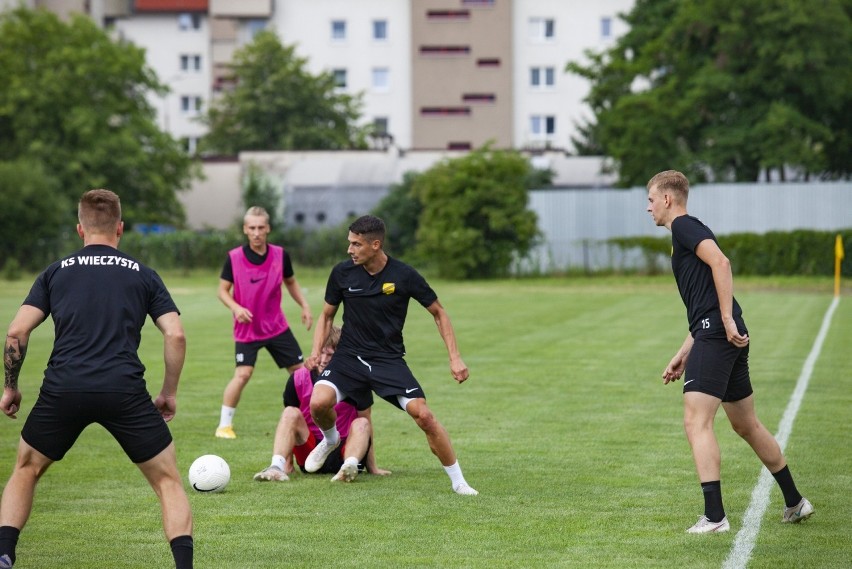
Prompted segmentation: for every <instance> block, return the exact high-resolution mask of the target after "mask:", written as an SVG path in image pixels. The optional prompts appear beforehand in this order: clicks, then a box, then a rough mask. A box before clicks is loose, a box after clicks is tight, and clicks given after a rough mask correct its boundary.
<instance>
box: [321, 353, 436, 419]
mask: <svg viewBox="0 0 852 569" xmlns="http://www.w3.org/2000/svg"><path fill="white" fill-rule="evenodd" d="M320 379H322V380H325V381H328V382H330V383H333V384H334V385H335V386H336V387H337V389H339V390H340V392H341V393H343V394H344V395H346V396H348V397H350V398H352V399H353V400H354V401H355V406H356V407H357V408H358V410H359V411H363V410H364V409H367V408H368V407H369V406H370V405H372V404H373V392H375V393H376V395H378V396H379V397H381V398H382V399H384V400H385V401H387V402H388V403H392V404H393V405H396V406H397V407H399V408H400V409H401V408H402V407H400V405H399V401H397V396H398V395H402V396H403V397H408V398H410V399H416V398H418V397H424V398H425V397H426V394H425V393H423V388H422V387H420V384H419V383H417V379H415V378H414V374H412V373H411V370H410V369H408V364H406V363H405V360H404V359H402V358H392V359H386V358H373V359H370V358H367V357H361V356H352V355H348V354H342V353H340V352H337V353H335V354H334V355H333V356H332V357H331V362H329V364H328V367H326V368H325V370H324V371H323V372H322V374H321V375H320Z"/></svg>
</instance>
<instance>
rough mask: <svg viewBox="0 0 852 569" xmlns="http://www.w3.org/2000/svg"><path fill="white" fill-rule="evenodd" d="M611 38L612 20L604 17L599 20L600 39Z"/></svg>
mask: <svg viewBox="0 0 852 569" xmlns="http://www.w3.org/2000/svg"><path fill="white" fill-rule="evenodd" d="M611 37H612V18H610V17H608V16H604V17H603V18H601V38H602V39H609V38H611Z"/></svg>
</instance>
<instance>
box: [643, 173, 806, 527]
mask: <svg viewBox="0 0 852 569" xmlns="http://www.w3.org/2000/svg"><path fill="white" fill-rule="evenodd" d="M688 196H689V181H688V180H687V179H686V176H684V175H683V174H681V173H680V172H676V171H674V170H667V171H665V172H660V173H659V174H657V175H656V176H654V177H653V178H651V180H650V181H649V182H648V209H647V211H648V212H649V213H650V214H651V217H652V218H653V219H654V223H656V224H657V225H658V226H665V227H666V229H669V230H670V231H671V233H672V270H673V271H674V276H675V280H676V281H677V287H678V290H679V291H680V296H681V298H682V299H683V303H684V304H685V305H686V312H687V319H688V321H689V333H688V334H687V335H686V339H685V340H684V342H683V345H682V346H681V347H680V349H679V350H678V352H677V353H676V354H675V356H674V357H673V358H672V360H671V361H670V362H669V364H668V366H666V369H665V370H664V371H663V384H668V383H670V382H673V381H676V380H677V379H679V378H680V377H681V376H682V375H684V374H685V377H684V382H683V403H684V427H685V429H686V436H687V439H688V440H689V445H690V447H691V448H692V457H693V459H694V461H695V467H696V470H697V471H698V478H699V481H700V482H701V489H702V491H703V493H704V515H703V516H701V518H700V519H699V520H698V522H697V523H696V524H695V525H694V526H692V527H690V528H689V529H688V530H687V532H689V533H711V532H724V531H728V530H729V529H730V524H729V523H728V518H727V516H725V509H724V507H723V505H722V490H721V484H720V472H721V456H720V451H719V444H718V442H717V441H716V435H715V433H714V432H713V419H714V417H715V416H716V412H717V411H718V409H719V405H720V404H721V405H722V408H723V409H724V410H725V413H726V414H727V416H728V420H729V421H730V423H731V426H732V427H733V429H734V431H735V432H736V433H737V434H738V435H740V436H741V437H742V438H743V439H745V441H746V442H747V443H748V444H749V445H750V446H751V448H752V450H753V451H754V452H755V454H757V456H758V457H759V458H760V460H761V462H763V464H764V465H765V466H766V468H767V469H768V470H769V472H771V473H772V475H773V476H774V477H775V480H776V481H777V482H778V485H779V486H780V488H781V492H782V494H783V495H784V502H785V505H786V506H785V508H784V511H783V514H782V517H781V521H782V522H793V523H797V522H800V521H802V520H804V519H806V518H808V517H810V516H811V515H812V514H813V513H814V508H813V505H811V503H810V502H809V501H808V500H807V499H805V498H803V497H802V495H801V494H799V491H798V490H797V489H796V484H795V483H794V482H793V476H792V474H790V469H789V468H788V467H787V461H786V459H785V458H784V455H783V454H782V453H781V448H780V447H779V446H778V442H777V441H776V440H775V437H773V436H772V434H770V433H769V431H767V430H766V427H764V426H763V424H762V423H761V422H760V420H759V419H758V418H757V415H756V414H755V411H754V396H753V392H752V387H751V381H750V378H749V371H748V351H749V336H748V330H747V329H746V326H745V322H744V321H743V318H742V309H741V308H740V305H739V304H738V303H737V301H736V299H735V298H734V296H733V276H732V274H731V264H730V262H729V261H728V258H727V257H725V255H724V254H723V253H722V251H721V250H720V249H719V245H718V243H717V242H716V236H715V235H713V232H712V231H710V228H708V227H707V226H706V225H704V224H703V223H701V222H700V221H699V220H698V219H696V218H695V217H692V216H691V215H689V214H688V213H687V212H686V202H687V198H688Z"/></svg>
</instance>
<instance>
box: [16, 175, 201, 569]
mask: <svg viewBox="0 0 852 569" xmlns="http://www.w3.org/2000/svg"><path fill="white" fill-rule="evenodd" d="M78 218H79V221H80V223H79V224H78V225H77V233H78V234H79V235H80V237H81V238H82V239H83V244H84V247H83V249H81V250H79V251H78V252H76V253H74V254H72V255H69V256H68V257H65V258H64V259H62V260H60V261H57V262H55V263H53V264H52V265H50V266H49V267H48V268H47V269H45V271H44V272H43V273H41V274H40V275H39V276H38V278H36V280H35V283H34V284H33V286H32V288H31V289H30V293H29V295H28V296H27V298H26V299H25V300H24V303H23V305H22V306H21V307H20V309H19V310H18V313H17V314H16V315H15V318H14V320H13V321H12V323H11V324H10V325H9V330H8V332H7V334H6V347H5V351H4V354H3V364H4V368H5V382H4V389H3V396H2V398H0V410H2V411H3V413H4V414H6V415H8V416H9V417H11V418H13V419H14V418H16V416H15V414H16V413H17V411H18V409H19V408H20V404H21V392H20V391H19V390H18V378H19V375H20V372H21V366H22V365H23V363H24V359H25V357H26V354H27V344H28V342H29V337H30V334H31V333H32V331H33V330H34V329H35V328H36V327H37V326H38V325H39V324H41V323H42V322H44V320H45V319H46V318H47V316H48V315H51V316H52V317H53V323H54V336H55V339H54V343H53V352H52V353H51V354H50V359H49V360H48V362H47V369H46V370H45V371H44V382H43V383H42V387H41V392H40V393H39V396H38V399H37V401H36V403H35V405H34V406H33V408H32V410H31V411H30V414H29V416H28V417H27V420H26V422H25V423H24V428H23V430H22V432H21V439H20V443H19V445H18V458H17V461H16V463H15V469H14V471H13V472H12V476H11V477H10V478H9V482H8V483H7V484H6V487H5V489H4V490H3V499H2V502H0V569H8V568H9V567H12V566H13V564H14V562H15V545H16V543H17V541H18V535H19V533H20V531H21V529H22V528H23V527H24V524H25V523H26V521H27V518H28V517H29V514H30V511H31V510H32V506H33V495H34V492H35V486H36V483H37V482H38V481H39V479H40V478H41V476H42V475H43V474H44V472H45V471H46V470H47V469H48V467H49V466H50V465H51V464H53V463H54V462H55V461H57V460H62V458H63V457H64V456H65V453H67V452H68V450H69V449H70V448H71V447H72V446H73V445H74V442H75V441H76V440H77V437H78V436H79V435H80V433H82V432H83V429H85V428H86V427H87V426H88V425H90V424H92V423H99V424H101V425H103V427H104V428H105V429H107V431H109V432H110V434H112V436H113V437H115V439H116V440H117V441H118V443H119V444H120V445H121V448H122V449H124V452H125V453H126V454H127V456H128V457H129V458H130V459H131V460H132V461H133V462H134V463H135V464H136V466H138V467H139V470H141V471H142V474H144V475H145V478H146V479H147V480H148V482H149V483H150V484H151V487H152V488H153V489H154V491H155V492H156V494H157V497H158V498H159V500H160V507H161V509H162V513H163V529H164V530H165V534H166V538H167V539H168V540H169V543H170V545H171V549H172V555H173V557H174V560H175V566H176V567H177V569H190V568H191V567H192V558H193V552H192V547H193V541H192V512H191V511H190V506H189V500H188V499H187V496H186V493H185V492H184V489H183V480H182V479H181V476H180V474H179V473H178V469H177V460H176V457H175V445H174V442H173V441H172V436H171V433H170V432H169V428H168V426H166V421H170V420H171V419H172V418H173V417H174V415H175V411H176V409H177V402H176V399H175V397H176V393H177V387H178V382H179V380H180V373H181V370H182V369H183V362H184V357H185V354H186V340H185V337H184V332H183V325H182V324H181V321H180V316H179V313H178V309H177V307H176V306H175V304H174V302H173V301H172V298H171V296H170V295H169V292H168V291H167V290H166V287H165V285H164V284H163V281H162V280H160V277H159V276H158V275H157V273H155V272H154V271H153V270H151V269H149V268H148V267H145V266H144V265H142V264H140V263H139V262H137V261H136V260H135V259H133V258H131V257H129V256H127V255H125V254H124V253H122V252H121V251H119V250H118V249H117V247H118V241H119V238H120V237H121V234H122V232H123V231H124V222H122V221H121V202H120V201H119V198H118V196H117V195H115V194H114V193H113V192H111V191H109V190H91V191H89V192H86V193H85V194H83V197H82V199H81V200H80V204H79V207H78ZM149 316H150V317H151V320H153V322H154V323H155V324H156V326H157V328H158V329H159V330H160V332H161V333H162V334H163V341H164V351H163V358H164V360H165V373H164V378H163V387H162V389H161V390H160V393H159V395H157V398H156V399H155V400H154V401H152V400H151V396H150V395H149V394H148V391H147V388H146V386H145V379H144V373H145V366H144V365H142V362H141V361H140V360H139V357H138V355H137V351H138V348H139V343H140V340H141V329H142V326H143V325H144V324H145V319H146V318H147V317H149ZM152 565H162V563H161V562H159V563H158V562H154V561H152Z"/></svg>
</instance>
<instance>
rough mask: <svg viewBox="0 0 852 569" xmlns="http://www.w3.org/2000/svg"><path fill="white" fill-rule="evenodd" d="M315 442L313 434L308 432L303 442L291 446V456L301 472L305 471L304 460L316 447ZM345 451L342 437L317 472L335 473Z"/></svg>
mask: <svg viewBox="0 0 852 569" xmlns="http://www.w3.org/2000/svg"><path fill="white" fill-rule="evenodd" d="M317 442H318V441H317V439H316V437H314V434H313V433H310V434H309V435H308V440H307V442H305V444H303V445H299V446H296V447H293V456H295V457H296V464H298V465H299V468H301V469H302V472H305V460H307V458H308V455H309V454H311V451H312V450H314V449H315V448H316V446H317ZM345 451H346V439H345V438H344V439H343V440H342V441H340V446H339V447H337V448H336V449H334V452H332V453H331V454H330V455H329V456H328V458H327V459H326V461H325V464H323V465H322V468H320V469H319V470H317V474H337V471H338V470H340V467H341V466H343V457H344V456H346V455H345V454H344V452H345Z"/></svg>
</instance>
